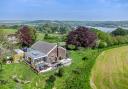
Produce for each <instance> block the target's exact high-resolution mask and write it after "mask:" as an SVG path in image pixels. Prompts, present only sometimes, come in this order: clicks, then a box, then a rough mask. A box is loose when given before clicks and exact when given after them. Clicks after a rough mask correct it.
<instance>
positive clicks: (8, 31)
mask: <svg viewBox="0 0 128 89" xmlns="http://www.w3.org/2000/svg"><path fill="white" fill-rule="evenodd" d="M1 30H3V31H4V33H5V34H6V35H8V34H14V33H15V32H16V31H17V30H16V29H0V31H1Z"/></svg>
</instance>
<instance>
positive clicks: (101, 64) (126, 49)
mask: <svg viewBox="0 0 128 89" xmlns="http://www.w3.org/2000/svg"><path fill="white" fill-rule="evenodd" d="M127 54H128V46H123V47H119V48H114V49H110V50H107V51H104V52H103V53H102V54H101V55H100V56H99V57H98V58H97V61H96V64H95V65H94V67H93V69H92V76H91V85H92V87H93V89H128V75H127V74H128V67H127V65H128V55H127Z"/></svg>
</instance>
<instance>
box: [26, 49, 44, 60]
mask: <svg viewBox="0 0 128 89" xmlns="http://www.w3.org/2000/svg"><path fill="white" fill-rule="evenodd" d="M25 55H26V56H27V57H30V58H32V59H33V60H34V59H37V58H41V57H44V56H46V54H44V53H42V52H40V51H37V50H32V51H29V52H26V53H25Z"/></svg>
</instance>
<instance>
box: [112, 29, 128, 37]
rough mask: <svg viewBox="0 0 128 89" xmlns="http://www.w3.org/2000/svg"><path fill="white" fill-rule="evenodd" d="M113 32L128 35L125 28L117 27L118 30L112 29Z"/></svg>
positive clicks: (116, 34) (117, 34)
mask: <svg viewBox="0 0 128 89" xmlns="http://www.w3.org/2000/svg"><path fill="white" fill-rule="evenodd" d="M111 33H112V35H114V36H124V35H128V30H126V29H123V28H117V29H116V30H114V31H112V32H111Z"/></svg>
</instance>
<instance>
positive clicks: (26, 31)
mask: <svg viewBox="0 0 128 89" xmlns="http://www.w3.org/2000/svg"><path fill="white" fill-rule="evenodd" d="M17 34H18V38H19V40H20V43H21V44H22V46H30V45H31V44H33V43H34V42H35V40H36V31H35V29H33V28H30V27H28V26H23V27H21V28H20V29H19V30H18V32H17Z"/></svg>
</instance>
